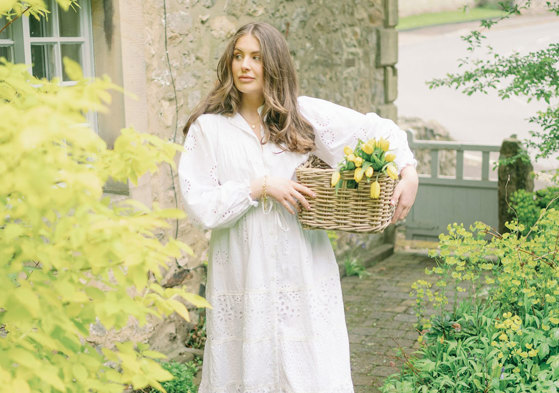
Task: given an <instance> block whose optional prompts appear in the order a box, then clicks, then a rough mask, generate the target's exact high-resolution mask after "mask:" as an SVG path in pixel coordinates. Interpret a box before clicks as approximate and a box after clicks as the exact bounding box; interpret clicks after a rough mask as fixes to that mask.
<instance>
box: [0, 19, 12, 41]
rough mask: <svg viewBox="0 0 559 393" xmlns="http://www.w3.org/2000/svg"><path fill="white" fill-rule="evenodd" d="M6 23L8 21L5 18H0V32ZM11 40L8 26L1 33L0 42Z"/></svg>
mask: <svg viewBox="0 0 559 393" xmlns="http://www.w3.org/2000/svg"><path fill="white" fill-rule="evenodd" d="M7 23H8V20H7V19H6V18H5V17H3V16H0V30H2V28H3V27H4V26H6V24H7ZM11 39H12V26H8V27H7V28H6V29H5V30H4V31H3V32H1V33H0V40H11Z"/></svg>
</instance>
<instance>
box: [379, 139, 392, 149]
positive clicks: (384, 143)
mask: <svg viewBox="0 0 559 393" xmlns="http://www.w3.org/2000/svg"><path fill="white" fill-rule="evenodd" d="M377 146H378V147H380V148H381V149H382V151H388V149H389V148H390V142H388V141H387V140H386V139H384V138H380V139H379V140H378V143H377Z"/></svg>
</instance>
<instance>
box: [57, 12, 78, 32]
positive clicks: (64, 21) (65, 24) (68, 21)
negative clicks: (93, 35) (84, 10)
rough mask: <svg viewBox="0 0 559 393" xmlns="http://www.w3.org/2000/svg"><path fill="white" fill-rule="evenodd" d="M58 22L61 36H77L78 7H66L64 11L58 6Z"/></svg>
mask: <svg viewBox="0 0 559 393" xmlns="http://www.w3.org/2000/svg"><path fill="white" fill-rule="evenodd" d="M58 22H59V28H60V30H59V31H60V36H61V37H79V36H80V9H79V8H78V7H75V9H73V8H72V7H70V8H68V11H64V10H63V9H62V8H61V7H60V6H58Z"/></svg>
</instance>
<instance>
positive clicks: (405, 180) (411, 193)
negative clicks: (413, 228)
mask: <svg viewBox="0 0 559 393" xmlns="http://www.w3.org/2000/svg"><path fill="white" fill-rule="evenodd" d="M418 185H419V178H418V176H417V171H416V170H415V168H414V167H413V166H406V167H404V169H402V171H401V172H400V182H399V183H398V185H397V186H396V188H395V189H394V195H393V196H392V199H391V200H390V203H391V204H392V205H395V206H396V211H395V212H394V216H393V217H392V223H393V224H394V223H396V222H397V221H398V220H403V219H404V218H406V216H407V215H408V213H409V212H410V209H411V207H412V206H413V203H414V202H415V196H416V195H417V187H418Z"/></svg>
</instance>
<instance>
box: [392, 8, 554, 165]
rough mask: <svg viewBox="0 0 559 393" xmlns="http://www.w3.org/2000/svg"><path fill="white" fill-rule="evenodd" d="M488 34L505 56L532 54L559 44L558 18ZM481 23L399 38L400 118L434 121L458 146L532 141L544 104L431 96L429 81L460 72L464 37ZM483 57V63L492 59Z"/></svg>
mask: <svg viewBox="0 0 559 393" xmlns="http://www.w3.org/2000/svg"><path fill="white" fill-rule="evenodd" d="M501 23H502V25H497V26H495V27H493V28H492V29H491V30H490V31H488V32H487V33H486V35H487V42H488V43H489V44H490V45H491V46H492V47H493V48H494V49H495V51H497V52H499V53H501V54H508V53H512V52H513V51H519V52H520V53H527V52H529V51H533V50H537V49H541V48H544V47H546V46H547V45H549V44H550V43H552V42H559V18H558V17H556V16H553V15H551V14H550V13H549V15H543V16H521V17H516V18H513V19H512V20H509V21H505V22H504V23H503V22H501ZM478 25H479V23H478V22H474V23H465V24H456V25H448V26H439V27H431V28H424V29H418V30H413V31H407V32H401V33H400V35H399V39H400V45H399V50H400V52H399V63H398V78H399V97H398V99H397V101H396V105H397V106H398V110H399V113H400V115H403V116H418V117H421V118H424V119H435V120H437V121H438V122H440V123H441V124H442V125H443V126H445V127H446V128H447V129H448V130H449V132H450V134H451V136H452V137H453V138H454V139H456V140H459V141H464V142H477V143H484V144H500V143H501V141H502V140H503V139H504V138H506V137H508V136H510V135H511V134H513V133H515V134H517V135H518V136H519V137H520V138H527V137H528V136H529V133H528V131H529V129H530V128H531V127H532V125H531V124H529V123H528V122H527V121H526V118H528V117H529V116H530V115H532V114H534V113H535V111H536V110H537V109H540V108H543V105H542V104H539V103H530V104H527V103H526V102H525V101H524V100H523V99H521V98H516V97H514V98H512V99H509V100H506V101H501V100H500V99H499V98H498V96H497V95H496V94H495V93H490V94H488V95H483V94H476V95H473V96H467V95H465V94H462V93H460V92H459V91H456V90H453V89H450V88H438V89H434V90H429V88H428V87H427V85H426V84H425V81H427V80H430V79H432V78H436V77H442V76H444V75H445V74H446V73H447V72H452V71H454V70H458V61H457V60H458V59H459V58H461V57H465V56H466V55H467V51H466V43H464V42H463V41H462V40H461V39H460V36H461V35H464V34H466V33H468V32H469V31H471V30H472V29H473V28H476V27H477V26H478ZM485 52H486V51H484V50H483V51H481V52H479V55H478V56H480V57H484V56H487V55H486V54H484V53H485ZM557 166H559V165H558V163H557V161H556V160H547V161H545V162H543V163H540V165H539V168H544V169H548V168H551V167H557Z"/></svg>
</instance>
